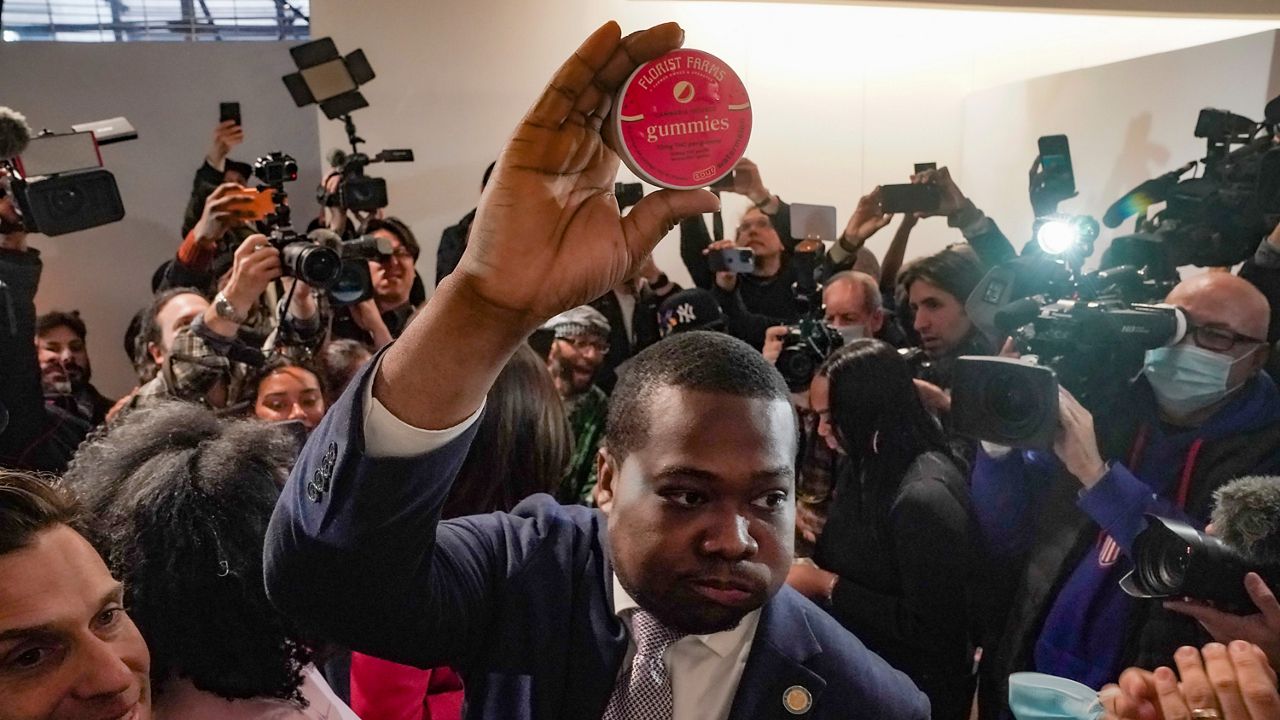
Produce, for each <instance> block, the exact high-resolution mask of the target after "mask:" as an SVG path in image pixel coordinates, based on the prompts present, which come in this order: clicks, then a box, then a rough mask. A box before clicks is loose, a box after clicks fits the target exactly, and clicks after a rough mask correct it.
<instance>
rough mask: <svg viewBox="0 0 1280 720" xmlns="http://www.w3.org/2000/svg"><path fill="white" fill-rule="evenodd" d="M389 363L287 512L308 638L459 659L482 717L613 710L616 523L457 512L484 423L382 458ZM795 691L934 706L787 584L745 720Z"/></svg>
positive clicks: (280, 569) (335, 419) (824, 713)
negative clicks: (374, 447)
mask: <svg viewBox="0 0 1280 720" xmlns="http://www.w3.org/2000/svg"><path fill="white" fill-rule="evenodd" d="M373 365H374V363H370V365H369V367H367V368H366V369H365V370H364V371H363V372H362V373H361V374H360V375H359V376H357V378H356V379H355V380H354V381H353V382H352V383H351V385H350V387H349V388H348V389H347V392H346V394H345V395H344V396H343V397H342V399H341V400H339V401H338V403H337V404H335V405H334V406H333V408H331V409H330V410H329V412H328V414H327V415H326V416H325V419H324V421H323V422H322V423H321V425H320V426H319V427H318V428H317V429H316V431H315V432H314V434H313V435H312V437H311V439H310V441H309V442H308V443H307V446H306V448H305V449H304V450H303V453H302V457H301V458H300V459H299V461H298V463H297V465H296V466H295V468H294V471H293V473H292V475H291V477H290V478H289V482H288V485H286V487H285V489H284V493H283V495H282V496H281V498H280V502H279V504H278V505H277V506H276V511H275V515H274V517H272V519H271V527H270V529H269V531H268V535H267V545H266V581H267V590H268V592H269V594H270V596H271V599H272V601H273V602H274V603H275V604H276V605H277V606H278V607H279V608H280V609H281V610H282V611H284V612H285V613H287V614H288V615H289V616H291V617H293V618H294V619H295V620H296V621H297V622H298V623H299V624H300V625H301V627H302V628H303V629H304V630H306V631H307V632H309V633H315V634H317V635H319V636H321V637H324V638H327V639H332V640H336V641H338V642H341V643H344V644H346V645H348V646H350V647H352V648H354V649H357V650H360V651H363V652H367V653H370V654H372V655H376V656H378V657H383V658H386V659H389V660H394V661H397V662H401V663H406V664H411V665H417V666H420V667H431V666H436V665H444V664H448V665H451V666H453V667H455V668H457V669H458V670H459V671H460V672H461V673H462V676H463V678H464V680H465V683H466V696H467V717H468V718H494V719H497V718H501V719H502V720H512V719H515V718H528V719H530V720H532V719H534V718H538V719H545V720H553V719H555V720H561V719H578V718H581V719H582V720H597V719H598V718H600V716H601V715H602V714H603V712H604V708H605V705H606V704H607V702H608V700H609V695H610V693H611V692H612V691H613V686H614V681H615V678H616V677H617V674H618V671H619V669H620V668H621V666H622V662H623V659H624V656H625V654H626V650H627V635H626V629H625V627H624V626H623V624H622V622H621V621H620V620H619V619H618V617H617V616H616V615H614V612H613V598H612V593H613V591H612V580H611V578H612V565H611V562H610V556H609V545H608V533H607V531H606V522H605V516H604V515H603V514H601V513H600V512H599V511H597V510H591V509H588V508H585V507H565V506H561V505H559V504H557V503H556V502H555V501H554V500H553V499H552V498H551V497H550V496H547V495H537V496H534V497H531V498H529V499H527V500H526V501H524V502H523V503H521V504H520V505H519V506H518V507H516V508H515V510H514V511H512V512H511V513H495V514H492V515H478V516H473V517H465V518H458V519H454V520H448V521H445V522H440V508H441V506H442V504H443V502H444V499H445V496H446V495H447V494H448V492H449V487H450V485H451V483H452V481H453V478H454V477H455V475H456V474H457V471H458V469H459V467H460V466H461V464H462V461H463V459H464V458H465V457H466V454H467V450H468V448H469V447H470V444H471V440H472V437H473V435H474V433H473V432H472V431H468V432H467V433H466V434H464V435H463V436H462V437H460V438H459V439H457V440H455V441H454V442H452V443H450V444H448V445H446V446H445V447H443V448H440V449H439V450H436V451H435V452H432V453H429V454H426V455H423V456H420V457H413V458H373V457H368V456H367V455H366V454H365V452H364V447H365V442H364V433H363V417H364V413H363V408H362V407H361V404H362V400H363V396H362V392H361V389H362V388H363V386H364V383H365V382H366V381H367V380H368V373H369V372H370V371H371V370H370V368H371V367H372V366H373ZM675 681H676V682H679V678H676V679H675ZM796 685H798V686H801V687H803V688H805V689H807V690H808V691H809V693H810V694H811V695H812V697H813V704H812V707H811V709H810V711H809V712H808V713H807V714H805V715H804V716H805V717H809V718H824V719H826V718H853V717H856V718H893V719H898V718H901V719H902V720H917V719H920V720H923V719H924V718H928V717H929V703H928V700H927V698H925V696H924V695H923V694H922V693H920V692H919V691H918V690H917V689H916V687H915V686H914V685H913V684H912V682H911V680H910V679H908V678H907V676H906V675H904V674H902V673H900V672H898V671H897V670H894V669H893V668H891V667H889V665H888V664H887V663H885V662H884V661H883V660H882V659H880V657H879V656H877V655H875V654H874V653H872V652H871V651H869V650H867V649H866V648H865V647H864V646H863V645H862V643H861V642H859V641H858V640H857V638H855V637H854V636H853V635H851V634H849V632H848V631H847V630H845V629H844V628H843V627H841V626H840V625H839V624H838V623H837V622H836V621H835V620H833V619H832V618H831V616H830V615H828V614H827V613H826V612H824V611H823V610H822V609H820V608H818V607H817V606H816V605H814V604H813V603H811V602H809V601H808V600H806V599H805V598H803V597H802V596H800V595H799V594H798V593H796V592H794V591H793V590H791V589H790V588H783V590H782V591H781V592H779V593H778V594H777V595H776V596H774V597H773V598H772V599H771V600H770V601H769V602H768V603H766V604H765V606H764V608H763V612H762V614H761V617H760V623H759V627H758V629H757V631H756V636H755V641H754V643H753V645H752V647H751V652H750V655H749V657H748V660H747V665H746V668H745V670H744V672H743V675H742V680H741V682H740V683H739V686H738V690H737V693H736V695H735V697H734V701H733V709H732V712H731V714H730V717H731V718H732V719H733V720H759V719H761V718H794V717H797V716H796V715H794V714H792V713H790V712H788V711H787V710H786V708H785V707H784V706H783V701H782V699H783V695H784V694H785V693H786V692H787V690H788V689H789V688H791V687H792V686H796Z"/></svg>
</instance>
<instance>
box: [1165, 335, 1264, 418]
mask: <svg viewBox="0 0 1280 720" xmlns="http://www.w3.org/2000/svg"><path fill="white" fill-rule="evenodd" d="M1252 356H1253V353H1252V352H1250V353H1247V354H1245V355H1244V356H1243V357H1239V358H1235V359H1234V360H1233V359H1232V358H1231V357H1230V356H1229V355H1223V354H1222V353H1216V352H1213V351H1212V350H1205V349H1203V348H1198V347H1193V346H1189V345H1179V346H1177V347H1165V348H1156V349H1154V350H1148V351H1147V355H1146V358H1145V362H1144V365H1143V367H1142V374H1143V375H1145V376H1146V378H1147V382H1149V383H1151V389H1152V390H1153V391H1154V392H1155V395H1156V401H1157V402H1158V403H1159V404H1160V408H1161V409H1162V410H1164V411H1166V412H1168V413H1170V414H1172V415H1174V416H1177V417H1183V416H1187V415H1191V414H1194V413H1196V412H1198V411H1200V410H1203V409H1204V408H1207V407H1209V406H1210V405H1213V404H1214V403H1217V402H1218V401H1220V400H1222V399H1223V398H1225V397H1226V396H1227V395H1230V394H1231V393H1233V392H1235V391H1236V390H1238V389H1240V386H1242V385H1244V382H1240V383H1237V384H1236V385H1235V386H1234V387H1227V382H1228V379H1229V378H1230V377H1231V372H1232V371H1233V370H1234V369H1235V367H1236V365H1237V364H1239V363H1242V362H1244V361H1245V360H1248V359H1249V358H1250V357H1252Z"/></svg>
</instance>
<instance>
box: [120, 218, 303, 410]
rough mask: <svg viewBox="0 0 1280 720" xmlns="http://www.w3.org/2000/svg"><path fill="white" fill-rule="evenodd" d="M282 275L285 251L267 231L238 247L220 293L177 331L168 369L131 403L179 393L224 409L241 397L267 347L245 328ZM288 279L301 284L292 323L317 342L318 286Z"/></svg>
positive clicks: (292, 308)
mask: <svg viewBox="0 0 1280 720" xmlns="http://www.w3.org/2000/svg"><path fill="white" fill-rule="evenodd" d="M280 276H281V265H280V251H279V250H277V249H276V248H274V247H272V246H271V244H270V243H269V242H268V239H267V237H266V236H265V235H250V236H249V237H248V238H247V239H246V240H245V241H244V242H243V243H241V244H240V247H238V248H236V251H235V256H234V265H233V266H232V269H231V272H230V275H229V277H228V278H227V281H226V283H225V285H224V286H223V288H222V290H221V291H220V292H219V293H218V296H217V298H215V300H214V302H213V303H212V304H211V305H209V306H208V307H207V308H205V310H204V312H203V313H202V314H200V315H198V316H196V317H195V318H194V319H193V320H192V321H191V324H190V325H188V326H186V327H182V328H179V329H178V330H177V332H176V334H175V335H174V339H173V347H172V348H171V350H170V352H169V353H168V356H167V358H166V364H165V366H164V368H163V369H162V371H161V372H160V374H158V375H157V376H156V377H155V378H154V379H153V380H151V381H150V382H148V383H147V384H145V385H143V386H142V387H141V388H139V389H138V392H137V393H136V394H135V396H134V398H133V400H132V401H130V404H129V407H130V408H138V407H143V406H146V405H150V404H153V403H154V402H156V401H157V400H162V399H173V398H176V399H179V400H186V401H189V402H198V403H202V404H204V405H207V406H209V407H211V408H215V409H218V408H225V407H227V406H228V405H230V404H233V403H236V402H239V401H241V400H242V399H243V395H244V393H245V391H246V387H245V380H246V376H247V374H248V370H249V364H251V363H260V362H261V360H262V352H261V348H260V346H258V345H251V344H247V343H246V342H245V341H244V340H242V339H241V338H240V330H241V327H242V325H243V324H244V323H245V322H246V320H247V319H248V318H249V315H250V310H251V309H252V308H254V307H256V306H257V305H258V304H259V302H260V298H261V296H262V294H263V293H264V292H265V291H266V289H267V287H268V286H269V285H271V284H272V283H273V282H275V280H276V279H278V278H280ZM287 282H289V283H296V289H295V290H294V292H293V293H292V298H291V300H290V303H289V307H288V309H287V316H286V317H287V320H288V324H289V326H290V327H291V328H292V329H293V331H294V332H295V333H296V334H297V336H298V337H299V338H300V339H302V340H303V341H305V342H307V343H311V342H314V341H315V339H316V338H319V337H320V336H321V327H320V317H319V307H318V305H317V302H316V299H315V297H314V295H313V293H312V290H311V288H310V287H308V286H307V284H306V283H303V282H300V281H297V280H295V279H289V280H288V281H287ZM304 350H305V349H304ZM304 354H305V353H304Z"/></svg>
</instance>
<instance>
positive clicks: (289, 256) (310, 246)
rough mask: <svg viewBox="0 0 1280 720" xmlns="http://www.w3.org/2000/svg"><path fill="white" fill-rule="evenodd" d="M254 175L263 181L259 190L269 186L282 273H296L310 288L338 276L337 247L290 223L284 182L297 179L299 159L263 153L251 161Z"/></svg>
mask: <svg viewBox="0 0 1280 720" xmlns="http://www.w3.org/2000/svg"><path fill="white" fill-rule="evenodd" d="M253 175H254V177H256V178H258V180H260V181H261V183H262V184H260V185H259V186H258V191H259V192H261V191H263V190H267V189H270V190H271V191H272V193H273V202H274V204H275V208H274V210H273V211H272V213H271V214H270V215H268V216H267V220H266V222H267V224H268V225H269V226H270V230H271V232H270V234H269V235H268V236H267V238H268V240H269V241H270V243H271V245H272V247H274V248H275V249H276V250H278V251H280V265H281V268H282V269H281V274H283V275H285V276H292V277H296V278H298V279H299V280H301V281H303V282H305V283H306V284H308V285H310V286H311V287H313V288H317V289H325V288H328V287H329V286H330V285H332V284H333V283H334V282H335V281H336V280H337V279H338V273H339V270H340V269H341V267H342V257H341V256H340V255H339V254H338V251H337V250H335V249H334V248H331V247H325V246H324V245H320V244H318V243H315V242H313V241H311V240H310V239H308V238H305V237H302V236H300V235H298V233H297V232H295V231H294V229H293V226H292V225H291V224H290V217H289V206H288V204H286V202H285V200H286V199H287V198H288V194H287V193H286V192H285V189H284V184H285V183H287V182H293V181H294V180H297V179H298V163H297V161H296V160H294V159H293V158H292V157H290V156H289V155H286V154H285V153H283V152H279V151H276V152H272V153H269V154H267V155H263V156H262V157H260V158H258V159H257V160H255V161H254V163H253Z"/></svg>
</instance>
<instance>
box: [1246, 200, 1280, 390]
mask: <svg viewBox="0 0 1280 720" xmlns="http://www.w3.org/2000/svg"><path fill="white" fill-rule="evenodd" d="M1240 277H1242V278H1244V279H1245V280H1248V281H1249V282H1251V283H1253V284H1254V285H1255V286H1256V287H1257V288H1258V289H1259V290H1261V291H1262V294H1263V295H1265V296H1266V298H1267V303H1268V304H1270V305H1271V326H1270V327H1269V328H1268V329H1267V342H1269V343H1271V344H1272V348H1273V350H1280V346H1277V345H1276V343H1277V342H1280V225H1276V228H1275V229H1274V230H1272V231H1271V235H1269V236H1268V237H1267V238H1266V239H1265V240H1263V241H1262V243H1261V244H1259V245H1258V251H1257V252H1256V253H1254V256H1253V257H1252V258H1249V260H1248V261H1247V262H1246V263H1245V264H1244V267H1242V268H1240ZM1267 372H1268V373H1270V374H1271V376H1272V377H1280V351H1273V352H1272V354H1271V357H1270V359H1269V361H1268V364H1267Z"/></svg>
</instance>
